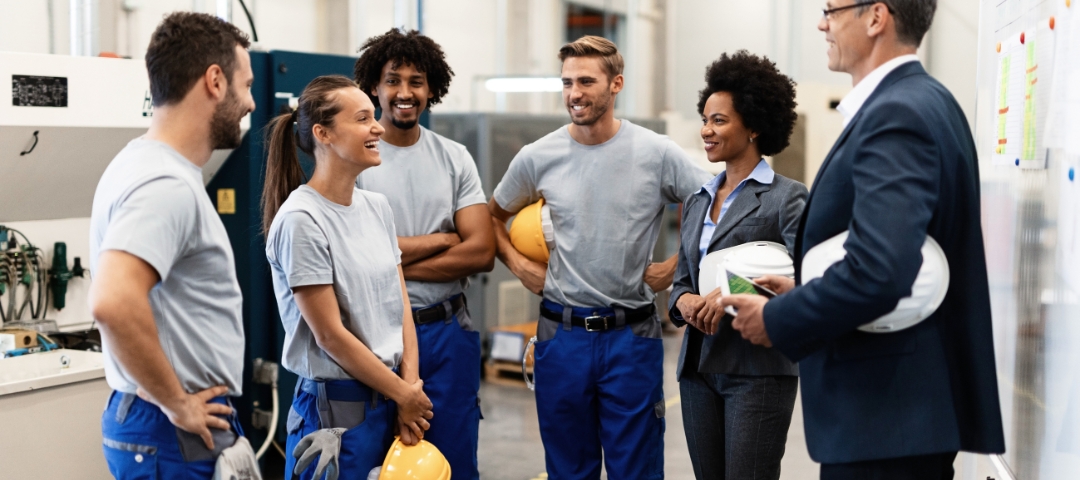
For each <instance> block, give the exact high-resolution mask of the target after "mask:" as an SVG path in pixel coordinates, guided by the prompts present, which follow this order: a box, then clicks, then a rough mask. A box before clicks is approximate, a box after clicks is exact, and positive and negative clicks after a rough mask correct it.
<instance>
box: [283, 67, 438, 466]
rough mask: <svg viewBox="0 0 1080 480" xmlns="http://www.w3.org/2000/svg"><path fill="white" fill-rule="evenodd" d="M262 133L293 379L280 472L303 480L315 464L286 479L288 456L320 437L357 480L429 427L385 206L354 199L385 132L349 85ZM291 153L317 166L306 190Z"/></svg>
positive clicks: (378, 200) (312, 90) (362, 195)
mask: <svg viewBox="0 0 1080 480" xmlns="http://www.w3.org/2000/svg"><path fill="white" fill-rule="evenodd" d="M294 128H295V132H294ZM269 129H270V136H269V158H268V159H267V163H266V183H265V186H264V187H263V232H264V233H265V234H266V256H267V259H268V260H269V261H270V266H271V271H272V275H273V280H274V290H275V293H276V295H277V300H278V311H279V312H280V314H281V322H282V324H283V325H284V327H285V332H286V335H285V347H284V353H283V355H282V356H283V358H282V365H283V366H284V367H285V368H286V369H288V370H289V371H291V372H293V373H295V374H297V375H298V376H300V379H299V382H298V385H297V389H296V395H295V398H294V400H293V404H292V408H291V409H290V410H289V417H288V441H287V450H286V452H287V453H290V454H291V455H287V457H288V458H287V459H286V471H287V472H288V474H289V475H290V478H292V477H291V475H293V474H295V475H299V478H303V479H310V478H312V476H313V474H314V471H315V466H314V465H311V466H310V467H309V468H307V469H306V470H302V472H295V471H294V467H295V466H296V460H295V457H294V455H295V456H300V454H301V453H302V452H297V451H294V450H295V449H296V447H297V445H298V444H299V443H300V440H301V439H302V438H304V437H305V436H307V435H308V434H311V433H313V432H315V431H317V430H322V429H335V430H330V431H329V432H327V433H332V434H335V435H340V438H341V442H340V445H341V451H340V456H339V457H338V458H339V459H340V462H339V464H340V470H339V472H340V478H366V477H367V475H368V472H369V471H370V470H371V469H372V468H375V467H378V466H379V464H380V463H382V462H381V461H382V458H383V456H385V455H386V451H387V450H388V449H389V447H390V443H391V442H392V441H393V433H394V431H395V430H398V431H399V432H400V435H401V439H402V441H403V442H405V443H407V444H414V443H416V442H417V441H419V439H420V438H422V437H423V434H424V430H427V428H428V426H429V424H428V420H429V419H431V418H432V412H431V402H430V401H429V400H428V398H427V396H426V395H425V394H424V392H423V389H422V386H423V382H421V381H420V380H419V365H418V363H419V362H418V360H417V358H418V356H417V350H416V330H415V328H414V327H413V324H412V316H411V315H409V314H408V313H407V312H410V308H409V297H408V295H406V294H405V282H404V280H403V278H402V274H401V265H400V264H401V252H400V251H399V250H398V246H397V237H396V236H395V234H394V232H395V230H394V219H393V215H392V214H391V211H390V205H389V203H388V202H387V200H386V197H384V196H383V195H380V194H377V193H371V192H367V191H364V190H359V189H357V188H355V184H356V177H357V176H358V175H359V174H360V172H362V171H364V170H365V169H367V168H370V167H374V166H376V165H379V164H380V163H381V160H380V159H379V150H378V144H379V136H380V135H381V134H382V133H383V128H382V127H380V126H379V123H378V122H377V121H376V120H375V107H374V106H373V105H372V103H371V100H370V99H369V98H368V96H367V95H365V94H364V93H362V92H361V91H360V89H359V88H357V86H356V84H355V83H353V81H352V80H349V79H348V78H345V77H342V76H324V77H318V78H316V79H315V80H313V81H312V82H311V83H310V84H308V86H307V88H305V89H304V92H303V93H302V94H301V95H300V103H299V106H298V108H297V109H296V111H294V112H293V113H291V114H284V115H280V116H278V117H277V118H275V119H274V120H273V121H272V122H271V124H270V127H269ZM297 148H299V149H300V150H302V151H303V152H304V153H307V154H308V155H311V156H313V157H314V158H315V172H314V174H313V175H312V177H311V179H310V180H309V181H308V182H307V183H306V184H302V183H303V181H304V178H303V177H304V174H303V171H302V170H301V169H300V162H299V159H298V158H297V153H296V149H297ZM395 371H396V373H395ZM309 443H311V442H304V447H305V448H307V447H308V444H309ZM315 443H316V444H318V443H319V442H315ZM322 453H323V454H328V453H329V452H325V451H323V452H322ZM312 456H314V455H312ZM306 457H307V456H305V458H306ZM300 466H301V467H303V466H305V465H304V464H301V465H300Z"/></svg>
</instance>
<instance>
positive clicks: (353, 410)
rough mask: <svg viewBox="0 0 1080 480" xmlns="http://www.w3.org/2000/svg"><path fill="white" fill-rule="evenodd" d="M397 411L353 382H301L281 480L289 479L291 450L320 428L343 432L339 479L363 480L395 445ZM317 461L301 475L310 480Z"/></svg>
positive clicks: (292, 462) (291, 411) (290, 420)
mask: <svg viewBox="0 0 1080 480" xmlns="http://www.w3.org/2000/svg"><path fill="white" fill-rule="evenodd" d="M396 420H397V406H396V405H395V404H394V402H392V401H390V400H388V399H386V398H385V397H383V395H382V394H380V393H378V392H376V391H375V390H372V389H371V387H368V386H367V385H364V384H362V383H360V382H358V381H356V380H327V381H315V380H311V379H307V378H303V377H300V379H299V381H298V382H297V385H296V394H295V395H294V397H293V404H292V408H291V409H289V418H288V421H287V425H288V427H287V428H288V431H289V435H288V437H287V438H286V440H285V454H286V455H285V478H286V479H290V478H297V477H296V476H295V475H293V473H292V472H293V467H295V466H296V458H294V457H293V456H292V452H293V450H294V449H295V448H296V444H298V443H300V439H302V438H304V437H305V436H306V435H307V434H309V433H311V432H314V431H316V430H319V429H323V428H345V429H347V430H346V431H345V433H344V434H342V435H341V452H340V454H339V455H338V466H339V467H340V469H341V471H340V477H339V478H343V479H345V478H348V479H360V480H363V479H365V478H367V475H368V472H370V471H371V469H372V468H375V467H378V466H380V465H382V463H383V460H384V459H385V458H386V452H388V451H389V450H390V444H391V443H393V441H394V425H395V422H396ZM317 465H318V461H313V462H311V465H308V468H307V469H306V470H304V471H303V473H302V474H301V475H300V477H299V478H300V479H302V480H311V478H312V477H313V476H314V475H315V468H316V466H317Z"/></svg>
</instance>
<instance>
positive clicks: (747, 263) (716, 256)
mask: <svg viewBox="0 0 1080 480" xmlns="http://www.w3.org/2000/svg"><path fill="white" fill-rule="evenodd" d="M726 271H731V273H735V274H738V275H742V276H744V277H746V278H757V277H760V276H762V275H781V276H785V277H794V276H795V267H794V265H793V264H792V262H791V256H790V255H788V251H787V248H785V247H784V246H783V245H781V244H779V243H775V242H749V243H744V244H742V245H736V246H734V247H728V248H725V249H723V250H717V251H715V252H712V253H710V254H708V255H706V256H705V260H704V261H703V262H702V263H701V270H700V272H699V273H698V291H700V292H701V294H702V295H706V294H708V293H709V292H712V291H713V290H715V289H716V288H718V287H719V288H724V287H725V286H727V281H726V279H727V272H726ZM724 294H725V295H729V294H730V293H729V292H728V291H727V290H726V289H724Z"/></svg>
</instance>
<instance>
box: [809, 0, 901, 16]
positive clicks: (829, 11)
mask: <svg viewBox="0 0 1080 480" xmlns="http://www.w3.org/2000/svg"><path fill="white" fill-rule="evenodd" d="M875 3H884V4H885V8H886V9H888V10H889V13H893V10H892V7H890V6H889V4H888V3H887V2H883V1H880V0H879V1H876V2H859V3H854V4H851V5H847V6H844V7H836V8H823V9H821V17H822V18H824V19H825V20H832V19H833V18H836V13H838V12H842V11H844V10H847V9H851V8H856V7H865V6H868V5H873V4H875Z"/></svg>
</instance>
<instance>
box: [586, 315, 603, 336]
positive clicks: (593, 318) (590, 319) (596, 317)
mask: <svg viewBox="0 0 1080 480" xmlns="http://www.w3.org/2000/svg"><path fill="white" fill-rule="evenodd" d="M598 320H599V321H600V326H598V327H596V328H593V327H592V326H591V325H590V324H591V323H592V322H595V321H598ZM607 328H608V325H607V317H605V316H603V315H591V316H588V317H585V331H586V332H599V331H603V330H607Z"/></svg>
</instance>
